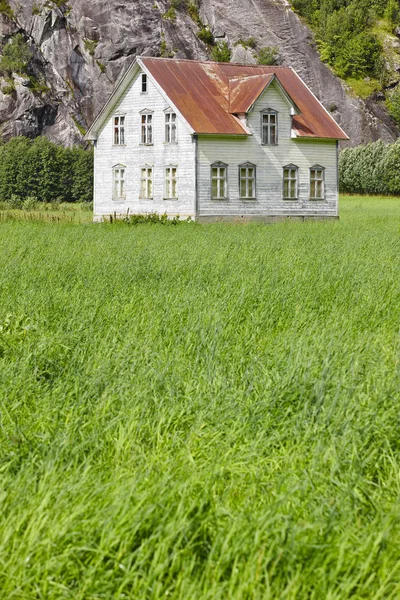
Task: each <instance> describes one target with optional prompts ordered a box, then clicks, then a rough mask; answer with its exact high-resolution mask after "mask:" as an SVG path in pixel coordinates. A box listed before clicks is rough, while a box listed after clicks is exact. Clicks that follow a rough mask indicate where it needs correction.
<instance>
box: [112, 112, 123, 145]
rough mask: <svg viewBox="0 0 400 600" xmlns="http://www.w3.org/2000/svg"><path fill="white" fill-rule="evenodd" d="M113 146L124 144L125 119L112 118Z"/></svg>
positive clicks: (119, 117)
mask: <svg viewBox="0 0 400 600" xmlns="http://www.w3.org/2000/svg"><path fill="white" fill-rule="evenodd" d="M114 144H115V145H116V146H123V145H124V144H125V117H121V116H115V117H114Z"/></svg>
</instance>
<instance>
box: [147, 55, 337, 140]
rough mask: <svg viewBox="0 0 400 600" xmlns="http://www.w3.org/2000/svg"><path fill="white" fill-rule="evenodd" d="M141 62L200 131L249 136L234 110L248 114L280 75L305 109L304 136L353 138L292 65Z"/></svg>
mask: <svg viewBox="0 0 400 600" xmlns="http://www.w3.org/2000/svg"><path fill="white" fill-rule="evenodd" d="M141 61H142V63H143V65H144V66H145V68H146V69H147V70H148V71H149V73H150V74H151V75H152V77H154V79H155V80H156V81H157V83H158V84H159V85H160V86H161V88H162V89H163V90H164V92H165V93H166V94H167V96H168V97H169V98H170V100H171V102H172V103H173V104H174V105H175V106H176V108H177V109H178V110H179V112H180V113H181V114H182V116H183V117H184V118H185V119H186V121H187V122H188V123H189V125H190V126H191V127H192V129H193V131H194V132H195V133H198V134H219V135H248V131H246V129H245V128H244V126H243V124H242V123H241V122H240V120H239V119H238V118H237V117H236V116H235V114H232V113H242V112H247V111H248V110H249V108H250V107H251V106H252V104H254V102H255V101H256V100H257V98H258V97H259V95H260V94H261V93H262V91H263V89H265V87H266V86H267V85H269V83H270V82H271V79H272V78H273V76H275V77H276V78H277V79H278V81H279V82H280V84H281V86H282V87H283V89H284V90H285V91H286V93H287V95H288V96H289V97H290V98H291V99H292V100H293V102H294V103H295V105H296V108H297V110H298V111H299V114H296V115H294V116H293V124H292V129H293V131H294V132H295V134H296V135H297V136H298V137H308V138H323V139H335V140H345V139H348V137H347V136H346V134H345V133H344V131H343V130H342V129H341V128H340V127H339V125H338V124H337V123H336V122H335V121H334V119H333V118H332V117H331V115H330V114H329V113H328V112H327V111H326V110H325V109H324V107H323V106H322V104H321V103H320V102H319V101H318V100H317V98H316V97H315V96H314V95H313V94H312V92H311V91H310V90H309V89H308V87H307V86H306V85H305V84H304V83H303V81H302V80H301V79H300V77H299V76H298V75H297V74H296V73H295V71H293V69H290V68H288V67H278V66H265V65H238V64H234V63H215V62H207V61H197V60H196V61H195V60H185V59H171V58H149V57H142V58H141Z"/></svg>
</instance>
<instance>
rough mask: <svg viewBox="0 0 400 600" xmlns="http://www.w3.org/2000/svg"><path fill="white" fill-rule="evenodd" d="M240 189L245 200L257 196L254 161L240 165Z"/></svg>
mask: <svg viewBox="0 0 400 600" xmlns="http://www.w3.org/2000/svg"><path fill="white" fill-rule="evenodd" d="M239 190H240V197H241V198H242V199H243V200H251V199H254V198H255V197H256V166H255V165H253V164H252V163H244V164H243V165H239Z"/></svg>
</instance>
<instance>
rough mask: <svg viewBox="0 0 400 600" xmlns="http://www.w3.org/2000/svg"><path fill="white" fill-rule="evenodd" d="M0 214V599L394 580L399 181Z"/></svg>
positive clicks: (286, 593) (323, 590) (365, 585)
mask: <svg viewBox="0 0 400 600" xmlns="http://www.w3.org/2000/svg"><path fill="white" fill-rule="evenodd" d="M10 212H12V211H10ZM15 212H17V211H15ZM19 212H20V214H21V215H23V214H24V215H28V214H29V213H27V212H26V211H19ZM0 233H1V235H0V469H1V484H2V485H1V494H0V530H1V532H2V534H1V536H0V556H1V562H0V590H1V594H0V596H1V597H3V598H7V599H19V600H22V599H23V600H25V599H29V598H32V599H33V598H46V600H60V599H71V600H72V599H74V600H79V599H81V600H83V599H84V600H89V599H90V600H98V599H101V598H113V599H114V598H115V599H122V598H141V599H142V598H143V599H149V600H150V599H152V600H153V599H158V598H173V599H189V598H190V599H191V600H196V599H198V600H200V599H201V600H204V599H209V600H218V599H219V600H226V599H234V600H242V599H244V598H249V599H250V598H252V599H260V600H261V599H263V600H264V599H270V600H276V599H280V600H283V599H284V600H302V599H304V600H305V599H307V600H309V599H315V600H317V599H318V600H320V599H324V600H325V599H329V600H346V599H350V598H351V599H352V600H357V599H360V600H361V599H365V598H371V599H372V598H373V599H375V600H378V599H382V600H388V599H392V600H395V599H397V598H398V597H399V596H400V560H399V556H400V503H399V483H398V482H399V467H400V444H399V430H398V424H399V398H400V336H399V323H400V280H399V272H400V202H399V200H398V199H397V200H395V199H362V198H352V199H346V200H345V201H344V202H343V205H342V219H341V220H340V221H338V222H336V221H335V222H332V221H331V222H319V223H316V222H305V223H298V222H292V221H287V222H283V223H277V224H274V225H272V226H271V225H262V224H257V223H253V224H248V225H228V224H213V225H197V226H195V227H192V226H188V227H184V226H183V227H154V226H153V225H146V224H143V225H142V226H140V227H131V228H128V227H114V226H110V225H109V224H99V225H93V226H87V225H79V224H74V225H72V224H69V223H57V224H52V223H44V222H33V221H32V222H28V221H21V222H5V223H1V224H0Z"/></svg>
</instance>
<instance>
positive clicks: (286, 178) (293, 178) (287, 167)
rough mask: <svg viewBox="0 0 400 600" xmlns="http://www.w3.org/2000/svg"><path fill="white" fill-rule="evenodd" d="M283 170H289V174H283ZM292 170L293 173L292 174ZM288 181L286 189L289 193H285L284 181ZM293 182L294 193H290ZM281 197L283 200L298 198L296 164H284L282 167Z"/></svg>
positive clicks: (297, 168)
mask: <svg viewBox="0 0 400 600" xmlns="http://www.w3.org/2000/svg"><path fill="white" fill-rule="evenodd" d="M285 171H289V175H288V176H286V175H285ZM293 172H294V173H295V175H294V176H293ZM286 181H287V182H289V185H288V190H289V195H285V182H286ZM293 181H294V182H295V195H294V196H293V195H292V185H291V184H292V182H293ZM282 198H283V200H292V201H295V200H298V199H299V167H298V166H297V165H293V164H290V165H285V166H284V167H283V186H282Z"/></svg>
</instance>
